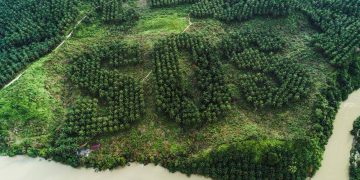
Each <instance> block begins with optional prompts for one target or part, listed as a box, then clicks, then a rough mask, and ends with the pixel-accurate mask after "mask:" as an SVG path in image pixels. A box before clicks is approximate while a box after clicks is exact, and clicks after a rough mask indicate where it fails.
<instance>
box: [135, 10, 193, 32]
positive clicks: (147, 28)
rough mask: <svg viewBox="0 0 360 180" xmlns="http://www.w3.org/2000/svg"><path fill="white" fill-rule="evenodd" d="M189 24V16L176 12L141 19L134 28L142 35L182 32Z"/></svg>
mask: <svg viewBox="0 0 360 180" xmlns="http://www.w3.org/2000/svg"><path fill="white" fill-rule="evenodd" d="M187 25H188V21H187V17H186V16H182V15H180V14H177V13H174V14H170V15H154V16H151V17H146V18H143V19H141V20H140V21H139V22H138V24H137V25H136V26H135V28H134V30H135V31H136V32H138V34H140V35H149V34H152V35H153V34H155V35H157V34H171V33H181V32H182V31H183V30H184V29H185V28H186V26H187Z"/></svg>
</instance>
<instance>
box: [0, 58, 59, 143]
mask: <svg viewBox="0 0 360 180" xmlns="http://www.w3.org/2000/svg"><path fill="white" fill-rule="evenodd" d="M50 59H51V58H50V57H49V56H46V57H44V58H42V59H40V60H39V61H37V62H36V63H34V64H33V65H31V66H30V67H29V68H28V69H27V70H26V71H25V72H24V74H23V75H22V76H21V77H20V78H19V80H17V81H16V82H14V83H13V84H11V85H10V86H9V87H7V88H5V89H2V90H0V121H2V122H3V123H5V124H6V126H7V128H8V129H7V130H8V131H9V134H10V144H12V143H14V144H20V143H21V142H22V141H23V140H24V139H35V138H37V137H41V136H46V135H49V134H50V133H52V132H51V129H52V128H53V126H54V125H55V121H56V120H58V119H59V118H61V117H62V114H63V113H64V109H63V108H62V107H61V106H60V102H59V99H56V97H54V96H53V95H52V90H55V89H56V88H57V87H56V86H53V87H50V86H48V84H47V82H49V81H51V80H52V79H51V78H52V76H51V75H49V74H48V72H47V70H46V69H44V64H46V62H47V61H49V60H50ZM55 91H56V90H55ZM33 143H39V142H37V141H36V140H34V142H33Z"/></svg>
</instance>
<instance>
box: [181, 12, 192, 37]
mask: <svg viewBox="0 0 360 180" xmlns="http://www.w3.org/2000/svg"><path fill="white" fill-rule="evenodd" d="M188 21H189V25H188V26H186V28H185V29H184V31H183V32H182V33H184V32H186V31H187V30H188V29H189V28H190V26H191V25H192V24H193V23H192V22H191V18H190V14H188Z"/></svg>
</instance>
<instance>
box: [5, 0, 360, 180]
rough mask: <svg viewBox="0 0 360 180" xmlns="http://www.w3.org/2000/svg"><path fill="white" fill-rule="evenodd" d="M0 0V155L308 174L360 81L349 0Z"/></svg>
mask: <svg viewBox="0 0 360 180" xmlns="http://www.w3.org/2000/svg"><path fill="white" fill-rule="evenodd" d="M0 4H1V6H0V8H1V9H0V10H1V12H2V13H1V14H0V70H1V71H0V87H2V86H4V85H5V84H6V83H8V82H9V81H11V80H12V79H13V78H14V77H15V76H16V74H18V73H20V72H21V71H22V70H24V69H25V68H26V67H28V66H29V65H30V64H31V63H33V62H35V63H34V65H32V66H29V70H27V72H28V74H24V76H25V77H24V80H21V79H20V80H19V81H18V82H16V83H17V84H14V86H13V87H12V88H5V89H2V90H0V135H1V136H0V153H2V154H7V155H16V154H28V155H30V156H41V157H45V158H52V159H54V160H56V161H60V162H63V163H66V164H70V165H72V166H87V167H94V168H97V169H100V170H104V169H110V168H114V167H116V166H124V165H125V164H126V163H128V162H134V161H136V162H142V163H145V164H146V163H155V164H161V165H162V166H164V167H166V168H168V169H169V170H170V171H180V172H183V173H186V174H201V175H204V176H208V177H211V178H214V179H306V177H309V176H310V177H311V176H313V175H314V173H315V172H316V170H317V169H318V168H319V167H320V161H321V159H322V154H323V152H324V148H325V145H326V143H327V141H328V139H329V137H330V135H331V133H332V128H333V127H332V126H333V125H332V123H333V120H334V118H335V114H336V112H337V109H338V107H339V103H340V102H341V101H342V100H345V99H346V98H347V96H348V94H349V93H350V92H352V91H353V90H355V89H358V88H359V87H360V1H359V0H308V1H300V0H76V1H67V0H46V1H40V0H23V1H20V0H16V1H8V0H0ZM14 17H16V19H17V20H16V21H15V20H14ZM77 20H83V21H80V22H81V24H80V25H79V27H78V28H76V29H74V35H73V37H71V38H69V39H66V37H65V36H66V35H67V32H70V31H71V30H72V27H74V25H75V24H76V23H77ZM152 29H153V31H151V30H152ZM174 32H175V33H174ZM64 39H66V41H65V45H64V46H62V47H61V48H60V49H59V50H58V51H56V52H52V50H53V49H54V48H55V47H56V46H57V45H58V44H60V42H61V41H62V40H64ZM46 54H47V55H46ZM44 56H45V57H44ZM41 57H44V58H41ZM39 58H40V59H41V60H39V61H37V60H38V59H39ZM31 84H36V86H35V85H34V86H31V88H26V86H28V85H31ZM34 94H37V96H36V95H34ZM45 105H46V107H44V106H45ZM357 128H358V127H357V124H355V125H354V129H355V130H354V131H356V129H357ZM39 129H41V130H39ZM99 145H101V147H100V148H99V149H96V150H93V151H92V152H91V154H90V155H89V156H82V155H81V151H82V150H84V149H89V148H90V149H91V148H93V147H94V146H96V147H98V146H99ZM354 151H355V150H354ZM352 168H354V167H352ZM352 173H353V174H354V176H357V174H358V173H357V171H356V170H354V169H352Z"/></svg>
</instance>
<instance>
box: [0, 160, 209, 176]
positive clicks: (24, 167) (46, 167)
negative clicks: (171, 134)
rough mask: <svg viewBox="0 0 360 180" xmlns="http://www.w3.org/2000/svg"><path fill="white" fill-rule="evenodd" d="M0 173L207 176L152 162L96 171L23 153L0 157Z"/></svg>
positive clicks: (11, 174) (32, 174)
mask: <svg viewBox="0 0 360 180" xmlns="http://www.w3.org/2000/svg"><path fill="white" fill-rule="evenodd" d="M0 174H1V177H4V178H5V179H7V180H24V179H26V180H64V179H66V180H79V179H86V180H103V179H106V180H119V179H121V180H159V179H171V180H206V179H207V178H205V177H201V176H196V175H192V176H191V177H187V176H186V175H185V174H181V173H178V172H177V173H170V172H169V171H168V170H167V169H165V168H163V167H161V166H155V165H153V164H149V165H146V166H144V165H142V164H138V163H131V165H130V166H126V167H124V168H116V169H114V170H112V171H109V170H107V171H101V172H95V171H94V169H85V168H80V169H77V168H73V167H70V166H68V165H63V164H60V163H57V162H54V161H47V160H44V159H42V158H30V157H26V156H16V157H0Z"/></svg>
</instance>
